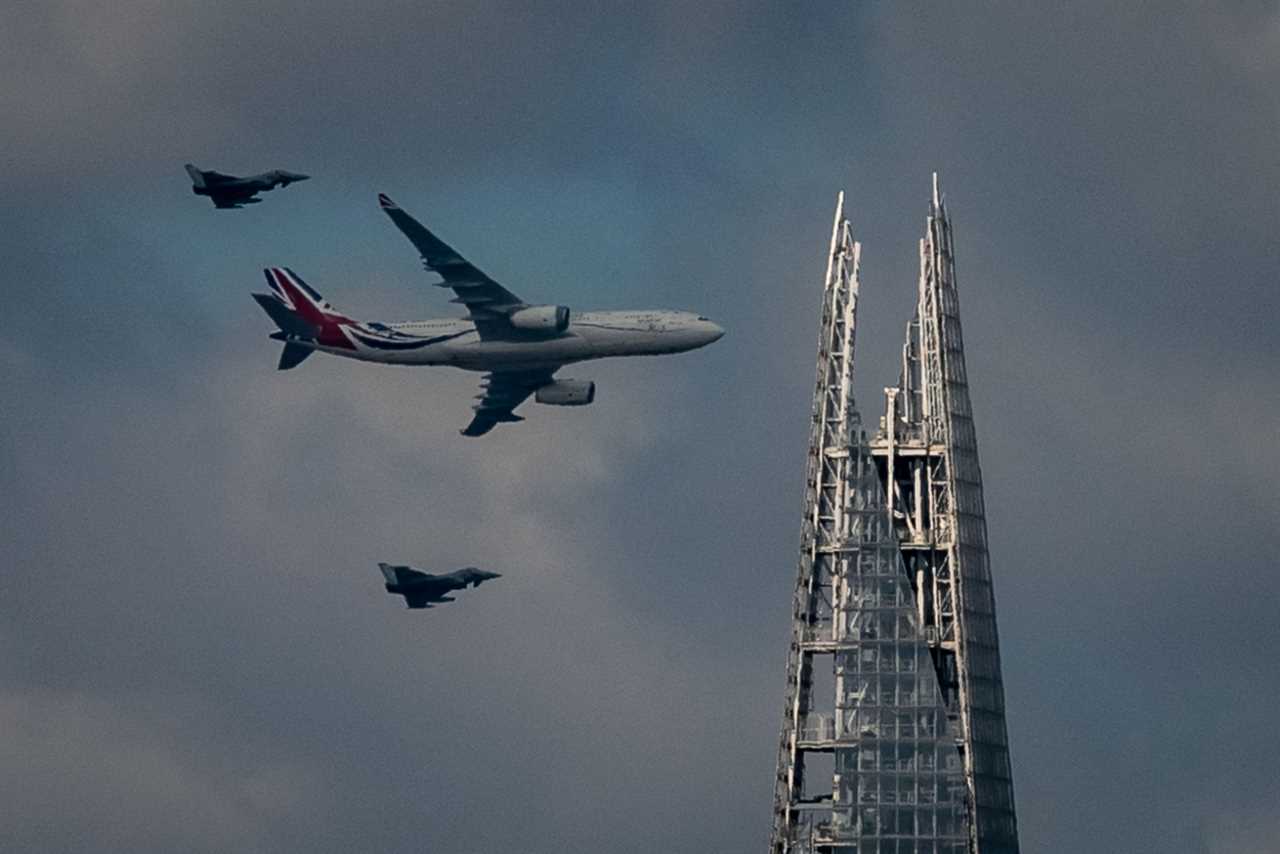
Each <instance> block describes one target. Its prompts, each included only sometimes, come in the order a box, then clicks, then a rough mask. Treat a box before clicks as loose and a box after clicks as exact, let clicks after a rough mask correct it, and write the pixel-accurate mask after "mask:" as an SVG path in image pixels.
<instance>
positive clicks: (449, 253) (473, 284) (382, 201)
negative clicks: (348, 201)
mask: <svg viewBox="0 0 1280 854" xmlns="http://www.w3.org/2000/svg"><path fill="white" fill-rule="evenodd" d="M378 204H379V205H381V206H382V209H383V210H384V211H386V214H387V216H389V217H391V221H392V222H394V223H395V224H396V228H398V229H400V231H402V232H403V233H404V236H405V237H407V238H409V242H410V243H412V244H413V245H414V246H416V247H417V248H418V252H419V253H421V255H422V264H423V266H424V267H426V268H427V269H428V270H430V271H432V272H433V273H438V274H439V275H440V277H441V278H442V279H444V281H443V282H437V284H438V285H439V286H440V287H443V288H453V291H454V293H455V294H457V298H456V299H454V300H453V302H456V303H461V304H462V305H465V306H466V307H467V311H468V312H470V314H471V317H470V318H469V319H470V320H471V321H472V322H474V323H475V325H476V331H477V332H478V333H480V337H481V338H482V339H490V338H503V337H505V336H506V335H508V334H510V332H511V322H510V321H509V320H508V317H509V315H510V314H511V312H513V311H516V310H517V309H521V308H524V307H525V303H524V301H523V300H521V299H520V298H519V297H518V296H516V295H515V294H513V293H511V291H509V290H507V289H506V288H504V287H503V286H502V285H500V284H498V283H497V282H495V281H494V280H493V279H491V278H489V277H488V276H486V275H485V274H484V273H483V272H481V271H480V269H479V268H478V267H476V266H475V265H474V264H472V263H471V262H470V261H468V260H467V259H466V258H463V257H462V256H461V255H459V254H458V253H457V252H456V251H454V250H453V248H452V247H450V246H449V244H447V243H445V242H444V241H443V240H441V239H440V238H438V237H436V236H435V235H434V234H432V233H431V232H430V231H429V230H428V229H427V227H426V226H424V225H423V224H422V223H420V222H418V221H417V220H416V219H414V218H413V217H411V216H409V215H408V214H407V213H405V212H404V211H403V210H401V209H400V206H399V205H397V204H396V203H395V202H393V201H391V199H390V198H388V197H387V196H386V195H385V194H383V193H379V194H378ZM525 397H528V393H527V392H526V393H525ZM523 399H524V398H521V400H523ZM490 426H492V425H490ZM476 435H479V434H476Z"/></svg>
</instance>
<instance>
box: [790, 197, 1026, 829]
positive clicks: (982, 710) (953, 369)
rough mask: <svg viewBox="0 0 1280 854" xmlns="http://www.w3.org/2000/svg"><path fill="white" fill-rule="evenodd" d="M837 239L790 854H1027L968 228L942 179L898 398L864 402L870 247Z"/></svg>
mask: <svg viewBox="0 0 1280 854" xmlns="http://www.w3.org/2000/svg"><path fill="white" fill-rule="evenodd" d="M843 208H844V197H843V194H841V196H840V198H839V200H838V202H837V206H836V216H835V224H834V226H833V229H832V238H831V252H830V256H829V259H828V268H827V276H826V281H825V287H824V296H823V307H822V320H821V326H820V333H819V343H818V369H817V383H816V387H815V389H814V399H813V422H812V428H811V433H810V442H809V458H808V467H807V479H806V489H805V509H804V519H803V525H802V529H801V553H800V561H799V570H798V573H797V579H796V589H795V598H794V607H793V615H792V616H793V619H792V622H793V625H792V639H791V647H790V653H789V657H788V664H787V691H786V711H785V717H784V723H783V729H782V738H781V744H780V746H779V753H778V770H777V779H776V783H775V793H774V824H773V835H772V840H771V851H772V852H774V854H784V852H812V851H830V852H839V854H962V852H964V853H965V854H1015V852H1017V851H1018V842H1017V827H1016V820H1015V816H1014V810H1013V783H1012V777H1011V773H1010V766H1009V752H1008V740H1007V737H1006V734H1005V722H1004V691H1003V687H1002V685H1001V680H1000V657H999V648H998V643H997V633H996V624H995V606H994V597H993V595H992V590H991V577H990V572H989V569H988V560H987V548H986V518H985V512H984V508H983V499H982V475H981V471H980V470H979V466H978V454H977V445H976V440H975V434H974V429H973V418H972V412H971V409H970V405H969V394H968V384H967V374H966V371H965V364H964V345H963V340H962V338H961V333H960V317H959V302H958V297H957V293H956V287H955V265H954V256H953V243H952V235H951V226H950V222H949V220H948V218H947V214H946V209H945V206H944V204H943V201H942V198H941V196H940V194H939V192H938V182H937V176H936V175H935V176H934V180H933V196H932V200H931V204H930V208H929V216H928V221H927V227H926V232H925V237H924V239H923V240H921V241H920V279H919V287H918V290H917V303H916V309H915V315H914V317H913V318H912V320H911V322H910V324H908V326H907V338H906V342H905V344H904V345H903V349H902V373H901V376H900V378H899V381H898V385H897V386H896V387H894V388H890V389H886V392H885V413H884V416H883V417H882V418H881V420H880V429H879V430H878V431H877V432H876V433H875V434H874V436H871V437H868V435H867V434H866V432H865V431H864V430H863V427H862V422H861V417H860V415H859V412H858V408H857V406H856V404H855V401H854V398H853V393H852V378H853V364H854V338H855V332H856V327H857V301H858V287H859V283H858V263H859V258H860V253H861V247H860V245H859V244H858V243H857V242H856V241H855V240H854V239H853V233H852V229H851V227H850V225H849V222H848V221H847V220H846V219H845V218H844V210H843Z"/></svg>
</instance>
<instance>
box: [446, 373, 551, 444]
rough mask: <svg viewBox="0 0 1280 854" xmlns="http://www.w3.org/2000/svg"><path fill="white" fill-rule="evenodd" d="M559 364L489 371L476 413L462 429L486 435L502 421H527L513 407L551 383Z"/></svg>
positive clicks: (477, 434)
mask: <svg viewBox="0 0 1280 854" xmlns="http://www.w3.org/2000/svg"><path fill="white" fill-rule="evenodd" d="M557 370H558V368H549V369H546V370H540V371H493V372H492V373H488V374H485V376H484V380H483V386H482V388H483V392H482V393H481V394H479V395H477V397H478V398H479V399H480V402H479V403H477V404H476V405H475V406H474V407H472V408H473V409H475V411H476V414H475V417H474V418H472V419H471V423H470V424H468V425H467V426H466V427H464V428H463V429H462V430H461V431H460V432H461V433H462V435H464V436H483V435H484V434H485V433H488V432H489V431H490V430H492V429H493V428H494V426H495V425H497V424H498V423H499V422H510V421H523V420H524V419H523V418H521V417H520V416H519V415H516V414H515V413H514V412H513V410H514V409H515V408H516V407H517V406H519V405H520V404H522V403H524V401H525V398H527V397H528V396H529V395H531V394H533V393H534V392H535V391H537V390H538V389H539V388H541V387H542V386H544V385H546V384H547V383H550V382H554V380H553V378H552V377H553V375H554V374H555V372H556V371H557Z"/></svg>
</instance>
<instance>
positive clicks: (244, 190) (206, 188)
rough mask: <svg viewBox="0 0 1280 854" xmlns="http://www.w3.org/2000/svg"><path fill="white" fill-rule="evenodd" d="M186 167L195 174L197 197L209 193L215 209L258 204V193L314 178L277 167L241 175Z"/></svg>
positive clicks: (194, 186)
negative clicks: (243, 176) (239, 176)
mask: <svg viewBox="0 0 1280 854" xmlns="http://www.w3.org/2000/svg"><path fill="white" fill-rule="evenodd" d="M186 169H187V174H188V175H190V176H191V185H192V186H191V192H193V193H195V194H196V195H197V196H208V197H209V198H210V199H212V200H213V206H214V207H215V208H227V209H232V208H239V207H243V206H244V205H256V204H258V202H261V201H262V199H259V198H257V194H258V193H263V192H266V191H267V190H274V189H275V188H276V187H287V186H289V185H290V184H292V183H293V182H294V181H305V180H307V179H308V178H310V177H311V176H310V175H303V174H301V173H299V172H286V171H284V170H283V169H273V170H272V171H270V172H263V173H262V174H261V175H250V176H249V177H247V178H237V177H236V176H235V175H223V174H222V173H221V172H202V171H201V170H199V169H197V168H196V167H194V166H192V165H191V164H190V163H188V164H187V165H186Z"/></svg>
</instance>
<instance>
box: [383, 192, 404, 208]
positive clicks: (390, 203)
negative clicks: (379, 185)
mask: <svg viewBox="0 0 1280 854" xmlns="http://www.w3.org/2000/svg"><path fill="white" fill-rule="evenodd" d="M378 205H379V206H380V207H381V208H382V209H383V210H384V211H390V210H399V209H400V206H399V205H397V204H396V203H395V202H393V201H391V197H390V196H388V195H387V194H386V193H378Z"/></svg>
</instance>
